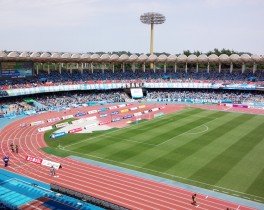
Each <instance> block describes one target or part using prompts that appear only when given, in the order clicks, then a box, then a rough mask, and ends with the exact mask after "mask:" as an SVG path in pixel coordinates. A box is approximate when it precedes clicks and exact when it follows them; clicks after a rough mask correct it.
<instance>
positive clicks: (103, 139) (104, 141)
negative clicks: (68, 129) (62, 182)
mask: <svg viewBox="0 0 264 210" xmlns="http://www.w3.org/2000/svg"><path fill="white" fill-rule="evenodd" d="M200 111H201V110H199V109H198V110H191V112H190V114H194V113H200ZM188 116H189V114H188V115H185V114H181V115H179V116H178V117H177V120H180V119H182V118H186V117H188ZM171 121H173V120H171ZM160 122H161V123H162V124H166V123H170V121H169V120H164V119H160V120H159V121H157V122H155V123H158V124H160ZM149 123H150V124H153V123H151V121H149V122H147V123H146V124H149ZM141 128H142V126H141ZM138 132H139V133H145V132H146V131H145V130H144V131H141V130H140V131H138ZM127 133H131V130H129V129H120V130H118V131H116V132H115V133H111V132H109V133H108V134H107V133H105V134H104V135H102V136H98V137H95V141H93V142H92V141H88V140H89V137H88V138H87V141H83V142H79V143H78V142H77V143H76V144H75V145H73V146H71V145H70V146H66V147H70V148H71V149H72V150H74V151H78V149H79V148H80V149H81V150H83V148H86V149H87V152H95V151H96V150H100V149H103V148H104V149H105V148H107V147H108V146H109V147H111V146H112V145H113V144H119V143H120V142H121V141H123V138H124V139H126V138H128V137H129V134H127ZM132 133H133V134H134V135H133V136H135V135H136V132H135V130H132ZM114 137H116V138H115V141H108V139H109V138H112V139H113V138H114ZM99 141H100V143H99ZM142 143H145V142H142ZM146 144H147V145H148V146H150V144H151V143H146ZM87 145H89V146H87ZM128 146H130V147H131V144H128ZM138 147H140V144H139V145H138ZM143 148H145V147H143Z"/></svg>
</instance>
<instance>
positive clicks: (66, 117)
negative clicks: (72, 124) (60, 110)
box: [62, 115, 73, 120]
mask: <svg viewBox="0 0 264 210" xmlns="http://www.w3.org/2000/svg"><path fill="white" fill-rule="evenodd" d="M70 118H73V115H67V116H62V119H63V120H66V119H70Z"/></svg>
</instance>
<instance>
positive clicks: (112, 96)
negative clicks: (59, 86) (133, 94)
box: [33, 90, 128, 107]
mask: <svg viewBox="0 0 264 210" xmlns="http://www.w3.org/2000/svg"><path fill="white" fill-rule="evenodd" d="M33 98H35V97H34V96H33ZM126 99H128V96H127V95H126V94H125V93H124V92H123V91H114V90H110V91H96V90H94V91H92V92H85V93H84V92H73V93H71V92H61V93H54V94H52V95H40V96H37V97H36V98H35V100H36V101H38V102H39V103H41V104H43V105H45V106H56V107H73V106H76V105H82V104H87V103H89V102H95V101H107V102H108V103H117V102H125V100H126Z"/></svg>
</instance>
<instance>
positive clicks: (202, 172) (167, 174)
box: [43, 108, 264, 203]
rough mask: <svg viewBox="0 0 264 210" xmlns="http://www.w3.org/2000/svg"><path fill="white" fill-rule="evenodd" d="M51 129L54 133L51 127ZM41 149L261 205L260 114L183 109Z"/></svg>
mask: <svg viewBox="0 0 264 210" xmlns="http://www.w3.org/2000/svg"><path fill="white" fill-rule="evenodd" d="M54 130H55V129H54ZM54 130H51V131H49V132H46V133H45V140H46V142H47V144H48V145H49V147H47V148H43V150H44V151H46V152H48V153H52V154H56V155H60V156H67V155H75V156H80V157H84V158H88V159H93V160H97V161H101V162H106V163H109V164H113V165H117V166H121V167H125V168H129V169H133V170H138V171H141V172H145V173H149V174H153V175H156V176H160V177H164V178H168V179H171V180H175V181H178V182H182V183H187V184H191V185H195V186H198V187H202V188H207V189H210V190H216V191H220V192H224V193H227V194H230V195H234V196H238V197H243V198H246V199H250V200H255V201H258V202H262V203H264V116H261V115H251V114H240V113H230V112H223V111H207V110H202V109H193V108H190V109H184V110H182V111H180V112H176V113H173V114H170V115H165V116H163V117H160V118H155V119H153V120H149V121H144V122H141V123H138V124H134V125H131V126H129V127H126V128H123V129H111V130H108V131H98V132H94V133H92V134H68V135H67V136H64V137H61V138H58V139H56V140H51V139H50V138H49V135H50V134H51V133H52V132H54Z"/></svg>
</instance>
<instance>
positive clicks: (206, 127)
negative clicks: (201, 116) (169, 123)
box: [181, 125, 209, 135]
mask: <svg viewBox="0 0 264 210" xmlns="http://www.w3.org/2000/svg"><path fill="white" fill-rule="evenodd" d="M202 126H203V127H205V130H203V131H199V132H194V133H188V132H187V133H183V134H181V135H193V134H199V133H204V132H206V131H208V130H209V128H208V126H207V125H200V126H198V127H195V128H199V127H202ZM195 128H193V129H195ZM193 129H191V130H193ZM191 130H190V131H191Z"/></svg>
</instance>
